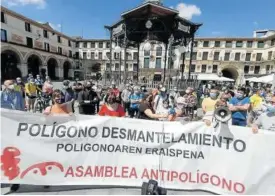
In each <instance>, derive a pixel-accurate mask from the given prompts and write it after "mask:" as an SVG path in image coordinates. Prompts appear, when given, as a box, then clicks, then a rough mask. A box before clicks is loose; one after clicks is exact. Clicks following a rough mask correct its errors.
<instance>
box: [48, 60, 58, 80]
mask: <svg viewBox="0 0 275 196" xmlns="http://www.w3.org/2000/svg"><path fill="white" fill-rule="evenodd" d="M47 67H48V76H49V77H50V78H51V79H52V80H56V79H57V77H56V73H55V72H56V71H55V70H56V68H57V67H58V64H57V61H56V60H55V59H54V58H50V59H49V60H48V62H47Z"/></svg>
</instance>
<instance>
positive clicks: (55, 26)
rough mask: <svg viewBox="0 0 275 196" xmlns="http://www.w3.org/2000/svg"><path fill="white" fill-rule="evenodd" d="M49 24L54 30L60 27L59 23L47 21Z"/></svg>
mask: <svg viewBox="0 0 275 196" xmlns="http://www.w3.org/2000/svg"><path fill="white" fill-rule="evenodd" d="M49 25H50V26H51V27H52V28H53V29H55V30H60V29H61V24H53V23H49Z"/></svg>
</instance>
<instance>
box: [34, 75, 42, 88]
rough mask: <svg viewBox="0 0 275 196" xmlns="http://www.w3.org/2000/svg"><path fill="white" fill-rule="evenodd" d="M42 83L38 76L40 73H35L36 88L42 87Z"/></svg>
mask: <svg viewBox="0 0 275 196" xmlns="http://www.w3.org/2000/svg"><path fill="white" fill-rule="evenodd" d="M43 83H44V81H43V80H42V78H41V77H40V75H36V78H35V84H36V86H37V87H38V88H40V89H42V87H43Z"/></svg>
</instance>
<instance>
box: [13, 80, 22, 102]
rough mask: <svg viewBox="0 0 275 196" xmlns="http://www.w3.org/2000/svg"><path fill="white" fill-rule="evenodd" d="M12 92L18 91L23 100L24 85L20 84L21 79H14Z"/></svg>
mask: <svg viewBox="0 0 275 196" xmlns="http://www.w3.org/2000/svg"><path fill="white" fill-rule="evenodd" d="M14 90H15V91H18V92H19V93H20V94H21V95H22V97H23V98H25V84H24V83H23V82H22V79H21V78H19V77H18V78H16V83H15V85H14Z"/></svg>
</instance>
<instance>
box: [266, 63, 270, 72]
mask: <svg viewBox="0 0 275 196" xmlns="http://www.w3.org/2000/svg"><path fill="white" fill-rule="evenodd" d="M266 73H270V65H266Z"/></svg>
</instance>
